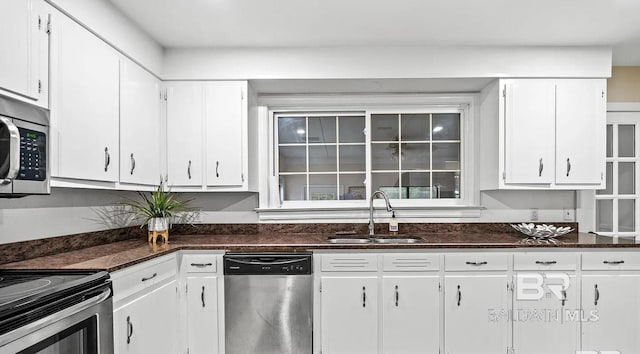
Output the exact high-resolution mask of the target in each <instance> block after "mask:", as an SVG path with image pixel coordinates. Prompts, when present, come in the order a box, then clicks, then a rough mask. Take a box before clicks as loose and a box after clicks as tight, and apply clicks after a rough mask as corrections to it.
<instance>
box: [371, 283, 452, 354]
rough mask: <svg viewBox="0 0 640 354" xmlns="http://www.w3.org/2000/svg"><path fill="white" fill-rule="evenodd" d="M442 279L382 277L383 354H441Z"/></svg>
mask: <svg viewBox="0 0 640 354" xmlns="http://www.w3.org/2000/svg"><path fill="white" fill-rule="evenodd" d="M439 287H440V277H439V276H438V275H392V276H383V277H382V301H381V302H382V350H381V353H383V354H417V353H425V354H426V353H432V354H437V353H438V352H439V350H440V302H439V299H440V291H439Z"/></svg>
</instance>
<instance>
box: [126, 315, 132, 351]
mask: <svg viewBox="0 0 640 354" xmlns="http://www.w3.org/2000/svg"><path fill="white" fill-rule="evenodd" d="M131 337H133V322H131V316H127V344H129V343H131Z"/></svg>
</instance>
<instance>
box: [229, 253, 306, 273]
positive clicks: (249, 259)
mask: <svg viewBox="0 0 640 354" xmlns="http://www.w3.org/2000/svg"><path fill="white" fill-rule="evenodd" d="M312 264H313V262H312V254H311V253H308V252H301V253H227V254H225V255H224V274H225V275H231V274H235V275H260V274H264V275H269V274H272V275H306V274H312V273H313V270H312Z"/></svg>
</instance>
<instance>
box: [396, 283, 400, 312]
mask: <svg viewBox="0 0 640 354" xmlns="http://www.w3.org/2000/svg"><path fill="white" fill-rule="evenodd" d="M399 300H400V292H399V291H398V286H397V285H396V307H398V301H399Z"/></svg>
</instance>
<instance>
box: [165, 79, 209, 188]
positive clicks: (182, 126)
mask: <svg viewBox="0 0 640 354" xmlns="http://www.w3.org/2000/svg"><path fill="white" fill-rule="evenodd" d="M203 109H204V103H203V88H202V85H201V84H197V83H174V84H172V85H169V86H168V87H167V174H168V176H167V177H168V181H169V185H175V186H201V185H202V172H203V170H202V161H203V159H202V135H203V131H202V121H203V119H202V118H203Z"/></svg>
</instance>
